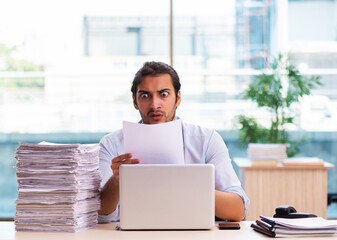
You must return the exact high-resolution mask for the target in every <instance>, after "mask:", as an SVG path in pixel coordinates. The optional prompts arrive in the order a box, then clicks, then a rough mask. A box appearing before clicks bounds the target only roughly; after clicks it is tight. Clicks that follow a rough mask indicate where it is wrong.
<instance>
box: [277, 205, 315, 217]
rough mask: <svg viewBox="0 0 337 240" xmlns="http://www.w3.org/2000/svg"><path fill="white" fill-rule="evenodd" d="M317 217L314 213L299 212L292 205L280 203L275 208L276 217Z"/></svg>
mask: <svg viewBox="0 0 337 240" xmlns="http://www.w3.org/2000/svg"><path fill="white" fill-rule="evenodd" d="M309 217H317V216H316V215H315V214H312V213H299V212H297V211H296V209H295V208H294V207H292V206H290V205H280V206H278V207H277V208H276V209H275V214H274V218H309Z"/></svg>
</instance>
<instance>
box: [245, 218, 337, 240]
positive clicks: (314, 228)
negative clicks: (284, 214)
mask: <svg viewBox="0 0 337 240" xmlns="http://www.w3.org/2000/svg"><path fill="white" fill-rule="evenodd" d="M260 218H261V219H259V220H256V223H253V224H252V225H251V227H252V228H253V229H254V230H255V231H257V232H260V233H263V234H266V235H268V236H271V237H303V238H305V237H315V236H316V237H325V236H337V220H326V219H324V218H321V217H310V218H293V219H288V218H270V217H266V216H260Z"/></svg>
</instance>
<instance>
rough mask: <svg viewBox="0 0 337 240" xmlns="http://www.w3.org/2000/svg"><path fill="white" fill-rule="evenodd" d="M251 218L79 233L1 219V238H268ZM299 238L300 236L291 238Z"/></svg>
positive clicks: (101, 227)
mask: <svg viewBox="0 0 337 240" xmlns="http://www.w3.org/2000/svg"><path fill="white" fill-rule="evenodd" d="M251 223H252V222H251V221H244V222H241V223H240V225H241V229H240V230H218V228H217V227H216V226H215V227H214V228H213V229H211V230H202V231H196V230H194V231H117V230H115V226H116V223H109V224H99V225H97V226H96V227H95V228H93V229H89V230H86V231H83V232H78V233H52V232H16V231H15V226H14V223H13V222H0V240H4V239H6V240H12V239H16V240H46V239H48V240H54V239H55V240H60V239H61V240H70V239H76V240H87V239H88V240H89V239H90V240H92V239H113V240H119V239H123V240H129V239H137V240H151V239H156V240H157V239H160V240H172V239H178V240H180V239H181V240H189V239H191V240H192V239H193V240H199V239H209V240H211V239H221V240H224V239H231V240H232V239H234V240H235V239H240V240H242V239H250V240H255V239H266V238H269V237H267V236H264V235H262V234H260V233H257V232H255V231H254V230H253V229H251V228H250V224H251ZM287 239H299V238H287ZM306 239H324V240H328V239H336V237H331V238H330V237H324V238H306Z"/></svg>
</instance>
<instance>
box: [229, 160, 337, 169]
mask: <svg viewBox="0 0 337 240" xmlns="http://www.w3.org/2000/svg"><path fill="white" fill-rule="evenodd" d="M234 162H235V163H236V165H238V167H239V168H242V169H276V170H289V169H326V170H327V169H331V168H334V167H335V166H334V165H333V164H332V163H329V162H324V165H322V166H315V165H310V164H308V165H305V164H301V165H292V166H284V165H282V164H280V165H275V166H269V165H265V166H264V165H256V166H253V165H252V162H251V161H250V160H249V159H247V158H235V159H234Z"/></svg>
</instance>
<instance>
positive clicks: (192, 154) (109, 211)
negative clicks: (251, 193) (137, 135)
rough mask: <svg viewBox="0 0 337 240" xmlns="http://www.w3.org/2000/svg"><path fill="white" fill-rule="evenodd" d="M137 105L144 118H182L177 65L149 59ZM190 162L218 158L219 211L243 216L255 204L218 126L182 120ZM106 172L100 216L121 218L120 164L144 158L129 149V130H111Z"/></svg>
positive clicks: (104, 148)
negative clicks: (126, 150)
mask: <svg viewBox="0 0 337 240" xmlns="http://www.w3.org/2000/svg"><path fill="white" fill-rule="evenodd" d="M131 92H132V98H133V105H134V107H135V108H136V109H137V110H138V111H139V113H140V116H141V121H140V124H159V123H165V122H169V121H174V120H175V119H176V115H175V114H176V109H177V108H178V106H179V104H180V101H181V93H180V80H179V76H178V74H177V73H176V71H175V70H174V69H173V68H172V67H171V66H169V65H167V64H165V63H161V62H146V63H145V64H144V65H143V67H142V68H141V69H140V70H139V71H138V72H137V73H136V75H135V78H134V80H133V83H132V87H131ZM182 131H183V139H184V156H185V163H204V164H214V166H215V215H216V216H217V217H219V218H222V219H228V220H233V221H240V220H242V219H243V217H244V215H245V212H246V210H247V208H248V205H249V200H248V198H247V196H246V194H245V192H244V190H243V189H242V188H241V184H240V181H239V179H238V178H237V176H236V174H235V172H234V170H233V167H232V164H231V159H230V157H229V154H228V149H227V147H226V145H225V143H224V141H223V140H222V138H221V136H220V135H219V134H218V133H217V132H216V131H214V130H209V129H206V128H202V127H199V126H196V125H191V124H186V123H182ZM100 146H101V150H100V171H101V176H102V179H103V181H102V185H103V188H102V190H101V209H100V210H99V212H98V213H99V222H110V221H118V220H119V209H118V202H119V166H120V165H121V164H138V163H139V162H140V161H141V159H135V158H133V157H132V155H131V154H130V153H124V152H123V132H122V130H118V131H116V132H113V133H110V134H108V135H106V136H104V137H103V138H102V140H101V141H100Z"/></svg>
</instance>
